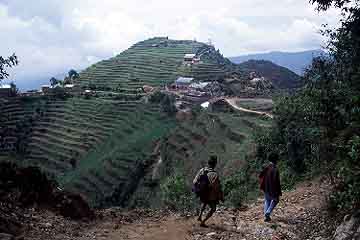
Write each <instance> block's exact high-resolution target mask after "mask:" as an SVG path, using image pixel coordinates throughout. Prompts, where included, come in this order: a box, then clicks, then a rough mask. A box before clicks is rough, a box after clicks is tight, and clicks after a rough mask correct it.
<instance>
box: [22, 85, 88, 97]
mask: <svg viewBox="0 0 360 240" xmlns="http://www.w3.org/2000/svg"><path fill="white" fill-rule="evenodd" d="M58 89H63V90H64V91H65V92H67V93H76V92H80V91H81V88H80V86H79V85H76V84H65V85H55V86H51V85H41V87H40V89H38V90H29V91H26V92H23V93H21V95H22V96H41V95H51V94H54V93H56V91H57V90H58Z"/></svg>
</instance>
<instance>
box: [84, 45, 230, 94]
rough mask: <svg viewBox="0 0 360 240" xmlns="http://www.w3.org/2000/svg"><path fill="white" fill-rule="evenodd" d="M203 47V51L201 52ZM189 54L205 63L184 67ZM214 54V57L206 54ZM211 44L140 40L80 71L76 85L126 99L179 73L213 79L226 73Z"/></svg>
mask: <svg viewBox="0 0 360 240" xmlns="http://www.w3.org/2000/svg"><path fill="white" fill-rule="evenodd" d="M204 50H205V51H204ZM188 53H195V54H196V53H199V54H202V59H203V61H204V62H201V63H200V64H198V65H196V67H193V69H191V67H188V68H186V67H184V66H183V64H182V63H183V58H184V55H185V54H188ZM206 55H215V56H216V57H212V58H210V57H206ZM221 58H222V57H220V54H219V53H217V52H216V51H215V49H214V47H212V46H209V45H206V44H204V43H199V42H194V41H176V40H169V39H167V38H154V39H150V40H146V41H143V42H139V43H137V44H135V45H133V46H132V47H131V48H129V49H128V50H126V51H124V52H122V53H121V54H119V55H118V56H116V57H113V58H111V59H108V60H104V61H101V62H99V63H96V64H95V65H93V66H91V67H89V68H88V69H86V70H85V71H83V72H82V73H81V74H80V78H79V79H78V82H77V83H78V84H80V85H81V86H82V87H86V88H96V89H103V90H109V91H110V90H111V91H115V92H120V93H122V94H123V96H124V97H125V98H133V99H138V98H139V97H141V96H142V95H141V90H140V89H141V87H142V86H143V85H150V86H153V87H160V86H164V85H166V84H169V83H172V82H174V81H175V79H176V78H177V77H179V76H189V75H191V76H193V77H195V78H196V79H198V80H208V81H210V80H214V77H217V78H219V75H223V74H225V70H224V68H225V61H223V62H221V61H219V60H218V59H221Z"/></svg>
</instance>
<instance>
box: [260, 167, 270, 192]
mask: <svg viewBox="0 0 360 240" xmlns="http://www.w3.org/2000/svg"><path fill="white" fill-rule="evenodd" d="M269 168H270V166H267V167H265V168H264V169H263V170H262V172H261V173H260V175H259V185H260V190H262V191H265V177H266V174H267V172H268V171H269Z"/></svg>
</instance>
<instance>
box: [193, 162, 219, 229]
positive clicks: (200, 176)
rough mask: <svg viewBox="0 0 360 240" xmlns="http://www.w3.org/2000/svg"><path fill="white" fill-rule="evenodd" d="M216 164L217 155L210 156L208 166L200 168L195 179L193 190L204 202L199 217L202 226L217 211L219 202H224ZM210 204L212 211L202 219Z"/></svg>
mask: <svg viewBox="0 0 360 240" xmlns="http://www.w3.org/2000/svg"><path fill="white" fill-rule="evenodd" d="M216 164H217V157H216V156H215V155H212V156H210V159H209V161H208V166H207V167H204V168H202V169H200V170H199V172H198V173H197V174H196V177H195V178H194V180H193V192H194V193H195V194H196V196H197V197H199V198H200V201H201V202H202V208H201V211H200V215H199V217H198V221H200V222H201V224H200V226H202V227H206V225H205V222H206V221H207V220H208V219H209V218H210V217H211V216H212V215H213V214H214V213H215V211H216V205H217V204H219V201H222V202H224V194H223V191H222V189H221V184H220V179H219V175H218V173H217V172H216V171H215V167H216ZM208 205H209V207H210V211H209V213H208V214H207V215H206V217H205V218H204V219H202V215H203V213H204V211H205V209H206V206H208Z"/></svg>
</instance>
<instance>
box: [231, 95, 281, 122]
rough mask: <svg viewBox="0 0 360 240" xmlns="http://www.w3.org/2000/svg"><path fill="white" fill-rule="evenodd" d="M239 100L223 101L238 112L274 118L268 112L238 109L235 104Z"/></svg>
mask: <svg viewBox="0 0 360 240" xmlns="http://www.w3.org/2000/svg"><path fill="white" fill-rule="evenodd" d="M239 100H240V98H225V101H226V102H227V103H229V104H230V105H231V106H232V107H233V108H234V109H236V110H239V111H242V112H247V113H254V114H258V115H261V116H267V117H269V118H274V116H273V115H272V114H270V113H268V112H262V111H255V110H250V109H247V108H243V107H240V106H239V105H238V104H237V101H239ZM269 100H270V99H269ZM270 101H271V100H270Z"/></svg>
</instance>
